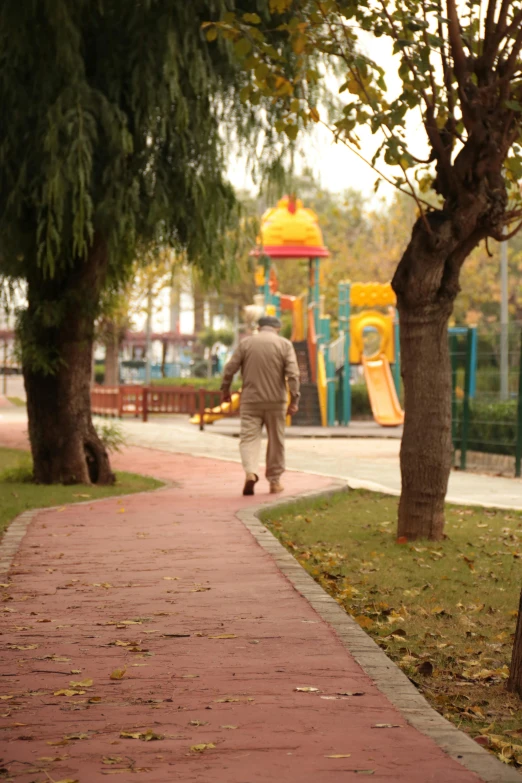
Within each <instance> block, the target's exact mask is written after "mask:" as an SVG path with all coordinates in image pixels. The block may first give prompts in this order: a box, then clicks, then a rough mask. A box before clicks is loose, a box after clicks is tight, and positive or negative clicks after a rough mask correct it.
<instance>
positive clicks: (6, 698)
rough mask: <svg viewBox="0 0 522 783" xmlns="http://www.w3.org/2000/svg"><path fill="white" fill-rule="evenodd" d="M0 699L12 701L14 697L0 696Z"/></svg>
mask: <svg viewBox="0 0 522 783" xmlns="http://www.w3.org/2000/svg"><path fill="white" fill-rule="evenodd" d="M0 699H2V701H8V700H9V699H14V696H11V695H9V696H0Z"/></svg>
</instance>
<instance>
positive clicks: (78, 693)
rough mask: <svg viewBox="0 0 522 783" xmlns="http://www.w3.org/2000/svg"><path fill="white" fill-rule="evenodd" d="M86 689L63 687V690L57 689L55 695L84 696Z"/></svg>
mask: <svg viewBox="0 0 522 783" xmlns="http://www.w3.org/2000/svg"><path fill="white" fill-rule="evenodd" d="M84 693H85V691H77V690H73V689H72V688H63V689H62V690H61V691H55V692H54V694H53V696H83V694H84Z"/></svg>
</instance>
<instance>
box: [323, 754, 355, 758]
mask: <svg viewBox="0 0 522 783" xmlns="http://www.w3.org/2000/svg"><path fill="white" fill-rule="evenodd" d="M351 755H352V754H351V753H332V755H331V756H325V759H349V758H350V756H351Z"/></svg>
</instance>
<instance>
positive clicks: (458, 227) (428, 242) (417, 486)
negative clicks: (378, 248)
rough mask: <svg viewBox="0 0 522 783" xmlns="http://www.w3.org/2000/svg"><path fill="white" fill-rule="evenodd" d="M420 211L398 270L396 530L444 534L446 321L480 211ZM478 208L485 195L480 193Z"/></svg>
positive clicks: (477, 234)
mask: <svg viewBox="0 0 522 783" xmlns="http://www.w3.org/2000/svg"><path fill="white" fill-rule="evenodd" d="M472 207H473V201H471V207H470V209H469V210H468V211H467V212H466V213H465V214H456V215H455V214H454V215H451V217H450V216H449V215H445V214H444V213H442V214H441V213H430V214H428V215H426V216H424V218H419V220H418V221H417V223H416V224H415V226H414V229H413V232H412V238H411V241H410V244H409V245H408V248H407V249H406V251H405V253H404V255H403V257H402V259H401V261H400V263H399V266H398V268H397V271H396V273H395V276H394V278H393V283H392V285H393V288H394V290H395V293H396V294H397V306H398V310H399V321H400V341H401V374H402V379H403V383H404V409H405V418H404V433H403V437H402V445H401V478H402V492H401V499H400V503H399V522H398V529H397V534H398V537H399V538H402V537H405V538H406V539H408V540H410V541H411V540H415V539H417V538H428V539H431V540H433V541H438V540H440V539H442V538H443V537H444V502H445V497H446V491H447V487H448V480H449V474H450V470H451V460H452V442H451V365H450V357H449V348H448V333H447V330H448V321H449V318H450V316H451V313H452V311H453V303H454V301H455V297H456V295H457V293H458V291H459V274H460V268H461V266H462V263H463V261H464V259H465V258H466V257H467V255H468V254H469V253H470V252H471V250H472V249H473V247H475V245H476V244H477V243H478V242H479V241H480V239H481V238H482V236H483V234H482V230H481V228H480V227H479V228H476V226H477V214H475V213H474V210H473V208H472ZM475 207H476V212H478V213H479V212H480V201H479V200H475Z"/></svg>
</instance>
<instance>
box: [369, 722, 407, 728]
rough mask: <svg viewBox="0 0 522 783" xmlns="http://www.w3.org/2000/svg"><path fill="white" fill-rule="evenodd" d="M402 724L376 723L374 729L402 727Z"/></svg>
mask: <svg viewBox="0 0 522 783" xmlns="http://www.w3.org/2000/svg"><path fill="white" fill-rule="evenodd" d="M400 728H402V726H401V725H400V724H399V723H375V724H374V725H373V726H372V729H400Z"/></svg>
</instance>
